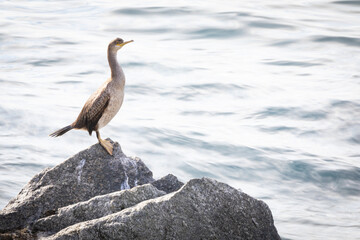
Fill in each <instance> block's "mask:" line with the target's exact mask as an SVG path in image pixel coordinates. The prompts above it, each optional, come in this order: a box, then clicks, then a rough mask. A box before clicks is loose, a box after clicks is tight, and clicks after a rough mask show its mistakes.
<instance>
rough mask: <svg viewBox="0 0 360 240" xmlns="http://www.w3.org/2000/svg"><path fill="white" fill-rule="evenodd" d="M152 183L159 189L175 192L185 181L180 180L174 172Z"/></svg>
mask: <svg viewBox="0 0 360 240" xmlns="http://www.w3.org/2000/svg"><path fill="white" fill-rule="evenodd" d="M151 184H152V185H154V186H155V187H156V188H157V189H159V190H162V191H164V192H166V193H171V192H175V191H177V190H179V189H180V188H181V187H182V186H183V185H184V183H182V182H180V181H179V180H178V179H177V177H175V176H174V175H172V174H168V175H166V176H165V177H162V178H160V179H159V180H156V181H154V182H152V183H151Z"/></svg>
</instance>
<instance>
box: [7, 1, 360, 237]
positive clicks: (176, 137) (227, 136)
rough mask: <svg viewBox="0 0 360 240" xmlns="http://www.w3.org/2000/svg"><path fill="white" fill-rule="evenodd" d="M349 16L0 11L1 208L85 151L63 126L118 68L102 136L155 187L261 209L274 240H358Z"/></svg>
mask: <svg viewBox="0 0 360 240" xmlns="http://www.w3.org/2000/svg"><path fill="white" fill-rule="evenodd" d="M359 14H360V5H359V2H358V1H328V0H327V1H324V0H319V1H312V2H309V1H297V2H294V1H281V2H279V3H277V2H274V1H259V2H254V1H240V2H238V3H237V2H234V1H225V2H224V1H218V0H214V1H207V2H206V4H205V3H200V2H190V1H189V2H172V3H170V2H168V1H160V0H159V1H146V2H141V1H131V2H123V1H121V2H114V1H90V2H78V1H51V2H49V1H40V0H39V1H2V2H0V26H1V28H0V51H1V54H0V72H1V75H0V89H1V91H0V128H1V132H0V207H4V206H5V205H6V203H7V202H8V201H9V200H10V199H11V198H13V197H14V196H16V194H17V193H18V192H19V191H20V190H21V188H22V187H23V186H24V184H26V183H27V182H28V181H29V180H30V179H31V178H32V176H34V175H35V174H36V173H38V172H39V171H41V170H42V169H43V168H45V167H52V166H54V165H56V164H58V163H60V162H62V161H63V160H64V159H66V158H68V157H70V156H72V155H73V154H75V153H77V152H78V151H80V150H82V149H85V148H87V147H89V146H90V145H92V144H94V143H96V137H95V136H92V137H89V136H88V135H87V133H86V132H83V131H71V132H69V133H67V134H66V135H64V136H63V137H61V138H57V139H52V138H49V137H48V134H49V133H51V132H53V131H54V130H56V129H58V128H60V127H63V126H65V125H68V124H70V123H71V122H72V121H73V120H74V119H75V118H76V116H77V114H78V113H79V111H80V110H81V107H82V105H83V104H84V102H85V101H86V99H87V98H88V96H89V95H90V94H91V93H92V92H93V91H94V90H95V89H96V88H97V87H98V86H99V85H100V84H101V83H102V82H103V81H105V80H106V78H107V77H108V76H109V69H108V65H107V61H106V47H107V44H108V43H109V42H110V41H111V40H112V39H114V38H115V37H122V38H124V39H125V40H130V39H134V40H135V42H134V43H132V44H129V45H126V46H125V47H124V48H123V49H122V50H121V51H120V52H119V55H118V59H119V61H120V62H121V64H122V66H123V69H124V72H125V74H126V77H127V85H126V95H125V101H124V104H123V107H122V109H121V110H120V112H119V114H118V115H117V116H116V117H115V118H114V119H113V120H112V122H111V123H110V124H109V125H108V126H107V127H106V128H104V129H103V130H102V131H101V133H102V136H104V137H111V138H112V139H114V140H116V141H118V142H119V143H120V144H121V146H122V148H123V151H124V152H125V153H126V154H127V155H135V156H139V157H140V158H142V159H143V161H144V162H145V163H146V164H147V165H148V166H149V168H150V169H151V170H152V171H153V172H154V175H155V177H161V176H164V175H165V174H167V173H173V174H175V175H176V176H178V177H179V178H180V179H181V180H182V181H187V180H189V179H190V178H197V177H203V176H206V177H213V178H215V179H217V180H219V181H223V182H226V183H228V184H230V185H232V186H234V187H236V188H240V189H242V190H243V191H245V192H246V193H249V194H250V195H252V196H254V197H256V198H259V199H262V200H264V201H265V202H266V203H267V204H268V205H269V206H270V208H271V210H272V212H273V215H274V220H275V225H276V226H277V228H278V231H279V233H280V235H281V236H282V238H283V239H360V237H359V232H360V224H359V216H360V201H359V200H360V198H359V197H360V187H359V186H360V151H359V150H360V120H359V119H360V98H359V96H360V94H359V93H360V70H359V64H360V34H359V33H360V18H359Z"/></svg>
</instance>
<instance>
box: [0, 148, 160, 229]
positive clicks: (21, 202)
mask: <svg viewBox="0 0 360 240" xmlns="http://www.w3.org/2000/svg"><path fill="white" fill-rule="evenodd" d="M153 181H154V179H153V177H152V172H151V171H150V170H149V169H148V168H147V167H146V166H145V164H144V163H143V162H142V161H141V160H140V159H139V158H129V157H126V156H125V155H124V153H123V152H122V150H121V147H120V145H119V144H118V143H115V145H114V153H113V156H110V155H109V154H107V152H106V151H105V150H104V149H103V148H102V147H101V146H100V145H99V144H95V145H93V146H91V147H90V148H88V149H86V150H84V151H81V152H79V153H78V154H76V155H74V156H73V157H71V158H69V159H68V160H66V161H64V162H62V163H60V164H59V165H57V166H55V167H53V168H48V169H45V170H44V171H42V172H41V173H39V174H37V175H35V177H34V178H33V179H31V180H30V182H29V183H28V184H27V185H26V186H25V187H24V188H23V189H22V190H21V192H20V193H19V194H18V196H17V197H16V198H15V199H13V200H11V201H10V202H9V203H8V205H7V206H6V207H5V208H4V209H3V210H2V211H0V232H6V231H10V230H14V229H22V228H24V227H26V226H28V225H29V224H31V223H33V222H35V221H36V220H37V219H39V218H41V217H45V216H48V215H52V214H54V213H55V212H56V211H57V209H58V208H61V207H64V206H67V205H70V204H73V203H77V202H81V201H86V200H88V199H90V198H92V197H94V196H97V195H103V194H107V193H111V192H115V191H119V190H122V189H129V188H131V187H134V186H136V185H141V184H145V183H149V182H153Z"/></svg>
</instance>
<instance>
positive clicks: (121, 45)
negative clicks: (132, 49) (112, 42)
mask: <svg viewBox="0 0 360 240" xmlns="http://www.w3.org/2000/svg"><path fill="white" fill-rule="evenodd" d="M133 41H134V40H130V41H126V42H123V43H121V44H119V46H120V47H123V46H124V45H126V44H128V43H131V42H133Z"/></svg>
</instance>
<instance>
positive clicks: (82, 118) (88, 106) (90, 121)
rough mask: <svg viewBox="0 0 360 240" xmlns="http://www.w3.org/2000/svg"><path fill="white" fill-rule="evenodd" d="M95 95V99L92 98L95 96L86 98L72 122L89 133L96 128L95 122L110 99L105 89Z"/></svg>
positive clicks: (96, 122) (75, 126)
mask: <svg viewBox="0 0 360 240" xmlns="http://www.w3.org/2000/svg"><path fill="white" fill-rule="evenodd" d="M97 96H98V97H97V98H96V99H95V100H93V98H94V97H95V96H91V97H90V98H89V99H88V101H87V102H86V103H85V105H84V107H83V109H82V110H81V112H80V114H79V116H78V118H77V119H76V121H75V122H74V123H73V125H74V128H80V129H82V128H85V129H86V130H87V131H88V132H89V134H90V135H91V133H92V131H95V130H97V129H96V128H97V124H98V122H99V120H100V118H101V117H102V115H103V113H104V111H105V109H106V108H107V106H108V105H109V101H110V94H109V93H107V92H106V91H103V92H101V94H99V95H97Z"/></svg>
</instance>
